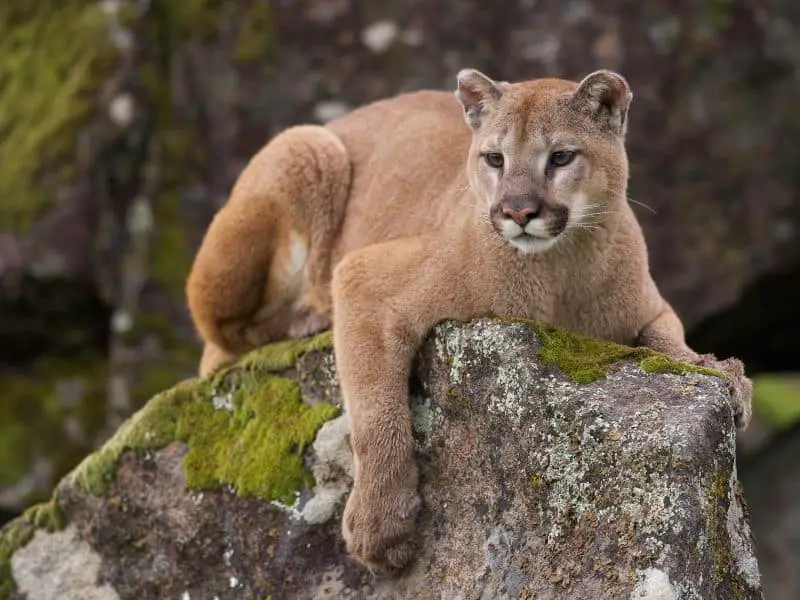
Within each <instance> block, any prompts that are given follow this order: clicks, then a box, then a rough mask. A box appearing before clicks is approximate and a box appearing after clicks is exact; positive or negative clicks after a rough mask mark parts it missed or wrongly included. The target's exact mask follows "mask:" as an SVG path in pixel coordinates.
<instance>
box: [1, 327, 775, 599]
mask: <svg viewBox="0 0 800 600" xmlns="http://www.w3.org/2000/svg"><path fill="white" fill-rule="evenodd" d="M329 341H330V337H329V335H327V334H323V335H322V336H320V337H318V338H315V339H314V340H311V341H293V342H285V343H282V344H276V345H273V346H269V347H266V348H264V349H262V350H259V351H256V352H254V353H252V354H250V355H248V356H247V357H245V358H244V359H243V360H242V361H241V362H240V363H238V364H237V365H235V366H233V367H231V368H229V369H227V370H224V371H222V372H220V373H218V374H216V375H214V376H213V377H211V378H209V379H207V380H200V381H198V380H187V381H186V382H184V383H182V384H180V385H178V386H177V387H175V388H173V389H171V390H169V391H167V392H164V393H163V394H160V395H158V396H156V397H155V398H153V399H152V400H151V401H150V402H149V403H148V404H147V405H146V406H145V407H144V408H143V409H142V410H140V411H139V412H137V413H136V414H135V415H134V416H133V417H132V418H131V419H130V420H129V421H127V422H126V423H125V424H124V425H123V426H122V427H121V428H120V429H119V431H118V432H117V433H116V434H115V436H114V437H113V438H112V439H111V440H110V441H109V442H108V443H107V444H106V445H105V446H103V448H101V449H100V450H99V451H98V452H96V453H95V454H93V455H91V456H89V457H87V458H86V459H85V460H84V461H83V463H81V465H80V466H79V467H78V468H77V469H76V470H74V471H73V472H72V473H71V474H70V475H68V476H67V477H66V478H65V479H64V480H63V481H62V482H61V484H60V485H59V486H58V489H57V492H56V495H55V497H54V498H53V500H52V501H51V502H50V503H49V504H46V505H42V506H39V507H37V508H36V509H33V510H31V511H29V513H27V514H26V516H24V517H22V518H20V519H17V520H16V521H14V522H12V523H10V524H9V525H8V526H6V527H5V528H4V529H3V530H2V533H1V534H0V573H2V574H3V576H4V577H5V579H4V581H5V587H0V597H3V598H27V599H28V600H39V599H44V598H48V599H50V598H78V597H79V598H83V599H102V600H106V599H108V600H117V599H137V600H147V599H156V598H159V599H160V598H186V599H193V598H219V599H221V600H222V599H229V598H230V599H234V598H236V599H240V598H271V599H273V600H278V599H284V598H285V599H294V598H298V599H299V598H304V599H305V598H307V599H312V598H314V599H321V598H364V599H366V598H387V599H388V598H393V599H394V598H409V599H411V598H414V599H426V598H485V599H489V598H498V599H499V598H538V599H543V598H573V599H583V598H637V599H638V598H648V599H651V600H655V599H676V600H677V599H682V598H687V599H688V598H726V599H728V598H730V599H751V598H761V591H760V589H761V586H760V576H759V569H758V565H757V563H756V559H755V557H754V554H753V547H752V546H753V544H752V540H751V536H750V531H749V526H748V522H747V516H746V515H747V510H746V507H745V503H744V498H743V494H742V489H741V485H740V483H739V481H738V479H737V474H736V463H735V459H734V448H735V431H734V429H733V423H732V416H731V411H730V408H729V404H728V399H727V396H726V393H725V391H724V389H725V388H724V385H723V384H722V382H721V380H720V379H718V378H717V377H716V376H714V375H713V374H709V373H698V372H696V369H693V368H692V367H690V366H688V365H682V364H679V363H675V362H673V361H671V360H669V359H667V358H665V357H663V356H660V355H656V354H653V353H651V352H649V351H642V350H637V349H632V348H627V347H623V346H616V345H613V344H608V343H605V342H599V341H596V340H590V339H585V338H581V337H578V336H574V335H572V334H568V333H566V332H563V331H560V330H557V329H554V328H551V327H547V326H544V325H541V324H536V323H524V322H514V323H501V322H495V321H491V320H481V321H476V322H473V323H470V324H464V325H460V324H456V323H443V324H441V325H440V326H439V327H437V328H436V329H435V331H434V332H433V333H432V335H431V336H430V338H429V340H428V341H427V342H426V344H425V345H424V347H423V349H422V350H421V352H420V354H419V357H418V360H417V365H416V368H415V377H414V380H413V384H412V389H411V392H412V394H411V405H412V408H413V418H414V433H415V439H416V445H417V454H418V460H419V461H420V465H421V473H422V496H423V499H424V510H423V511H422V515H421V517H420V521H419V530H418V531H419V543H420V547H419V548H420V549H419V554H418V557H417V559H416V561H415V562H414V564H413V565H412V566H411V567H410V568H409V569H408V570H407V571H405V572H404V573H402V574H400V575H399V576H396V577H386V576H384V577H376V576H374V575H372V574H370V573H369V572H368V571H366V570H365V569H363V568H362V567H360V566H359V565H358V564H357V563H355V562H354V561H353V560H352V559H351V558H349V557H348V556H347V555H346V552H345V549H344V546H343V542H342V539H341V535H340V533H339V519H340V515H341V508H342V504H343V501H344V499H345V498H346V494H347V492H348V489H349V486H350V485H351V476H352V457H351V454H350V450H349V447H348V438H347V433H348V432H347V423H346V420H345V417H344V415H342V414H341V410H340V396H339V390H338V386H337V382H336V372H335V367H334V362H333V358H332V355H331V353H330V350H329V348H328V345H329Z"/></svg>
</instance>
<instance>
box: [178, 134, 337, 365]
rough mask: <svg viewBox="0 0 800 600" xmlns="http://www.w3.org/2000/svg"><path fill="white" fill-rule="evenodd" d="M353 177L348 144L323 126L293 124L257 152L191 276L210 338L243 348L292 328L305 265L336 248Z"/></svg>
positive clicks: (200, 324)
mask: <svg viewBox="0 0 800 600" xmlns="http://www.w3.org/2000/svg"><path fill="white" fill-rule="evenodd" d="M350 178H351V166H350V159H349V156H348V153H347V150H346V148H345V146H344V144H343V143H342V141H341V140H340V139H339V138H338V137H337V136H336V135H335V134H333V133H332V132H331V131H329V130H328V129H326V128H324V127H322V126H316V125H301V126H296V127H292V128H290V129H287V130H285V131H283V132H282V133H280V134H279V135H277V136H276V137H275V138H273V139H272V140H271V141H270V142H269V143H268V144H267V145H266V146H264V147H263V148H262V149H261V150H260V151H259V152H258V154H256V155H255V156H254V157H253V159H252V160H251V161H250V163H249V164H248V165H247V166H246V167H245V169H244V171H243V172H242V174H241V175H240V176H239V179H238V180H237V182H236V184H235V185H234V187H233V190H232V192H231V195H230V199H229V200H228V202H227V203H226V204H225V205H224V206H223V207H222V208H221V209H220V210H219V212H218V213H217V214H216V215H215V216H214V219H213V220H212V222H211V224H210V225H209V227H208V230H207V232H206V234H205V237H204V239H203V242H202V244H201V246H200V249H199V250H198V252H197V255H196V257H195V260H194V264H193V265H192V269H191V272H190V274H189V277H188V280H187V284H186V295H187V301H188V305H189V310H190V312H191V315H192V319H193V320H194V323H195V326H196V328H197V330H198V332H199V333H200V335H201V337H202V338H203V340H204V341H206V342H207V343H208V342H210V343H213V344H215V345H216V346H218V347H219V348H221V349H222V350H224V351H225V352H227V353H229V354H240V353H242V352H245V351H247V350H249V349H251V348H253V347H255V346H257V345H260V344H263V343H267V342H269V341H272V340H274V339H279V338H280V337H282V336H284V335H285V334H286V315H285V314H282V311H283V312H285V310H287V307H289V306H291V305H292V304H293V303H294V302H296V301H297V298H295V297H293V295H296V294H297V293H298V289H297V287H298V286H297V285H296V284H297V281H296V279H297V271H298V270H302V269H304V268H305V263H306V262H308V257H309V256H311V255H313V254H320V253H322V254H327V253H328V250H329V247H330V245H331V244H332V243H333V237H334V236H335V234H336V232H337V231H338V229H339V227H340V225H341V221H342V218H343V216H344V212H345V207H346V204H347V198H348V194H349V189H350ZM326 246H327V247H326ZM287 262H288V263H289V264H287ZM317 268H319V267H318V266H317Z"/></svg>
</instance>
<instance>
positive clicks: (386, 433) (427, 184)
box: [187, 70, 751, 570]
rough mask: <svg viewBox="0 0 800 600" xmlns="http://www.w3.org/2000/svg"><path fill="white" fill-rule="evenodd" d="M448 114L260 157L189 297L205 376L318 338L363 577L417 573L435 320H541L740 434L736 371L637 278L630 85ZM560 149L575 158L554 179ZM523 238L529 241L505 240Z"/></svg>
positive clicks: (461, 85) (502, 99)
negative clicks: (690, 373)
mask: <svg viewBox="0 0 800 600" xmlns="http://www.w3.org/2000/svg"><path fill="white" fill-rule="evenodd" d="M456 97H457V98H456ZM456 97H454V96H453V94H449V93H445V92H436V91H422V92H416V93H411V94H405V95H402V96H398V97H396V98H392V99H389V100H384V101H381V102H376V103H374V104H371V105H368V106H365V107H362V108H360V109H358V110H355V111H353V112H352V113H350V114H348V115H346V116H344V117H342V118H340V119H338V120H336V121H333V122H331V123H329V124H328V125H327V126H325V127H321V126H300V127H295V128H292V129H289V130H287V131H285V132H284V133H282V134H280V135H279V136H277V137H276V138H274V139H273V140H272V141H271V142H269V143H268V144H267V145H266V146H265V147H264V148H263V149H262V150H261V151H260V152H259V153H258V154H257V155H256V156H255V157H254V158H253V160H252V162H251V163H250V164H249V165H248V167H247V168H246V169H245V171H244V172H243V173H242V175H241V177H240V178H239V181H238V182H237V184H236V186H235V188H234V190H233V193H232V195H231V198H230V201H229V202H228V204H227V205H226V206H224V207H223V208H222V209H221V210H220V211H219V213H218V214H217V215H216V217H215V219H214V221H213V222H212V224H211V226H210V227H209V230H208V233H207V235H206V237H205V240H204V242H203V244H202V247H201V248H200V250H199V252H198V255H197V258H196V260H195V263H194V266H193V268H192V272H191V275H190V277H189V281H188V284H187V294H188V302H189V306H190V309H191V312H192V315H193V317H194V319H195V322H196V325H197V329H198V331H199V332H200V334H201V336H202V337H203V339H204V340H205V341H206V351H205V353H204V357H203V361H202V364H201V369H200V371H201V374H203V375H204V374H206V373H209V372H210V371H212V370H214V369H215V368H217V367H218V366H220V365H221V364H223V363H225V362H227V361H229V360H232V359H233V358H234V357H235V356H237V355H239V354H241V353H242V352H244V351H246V350H248V349H250V348H253V347H256V346H258V345H261V344H264V343H266V342H270V341H273V340H276V339H280V338H282V337H286V336H297V335H306V334H309V333H313V332H314V331H316V330H318V329H321V328H324V327H327V326H328V323H329V322H331V321H332V323H333V334H334V348H335V354H336V361H337V367H338V371H339V375H340V378H341V384H342V391H343V394H344V399H345V404H346V410H347V414H348V417H349V420H350V427H351V441H352V447H353V450H354V454H355V459H356V471H355V484H354V489H353V491H352V493H351V495H350V497H349V499H348V502H347V505H346V507H345V512H344V518H343V525H342V526H343V534H344V537H345V539H346V541H347V545H348V548H349V550H350V551H351V552H352V553H353V554H354V555H355V556H356V557H357V558H359V559H360V560H361V561H362V562H363V563H365V564H366V565H369V566H370V567H372V568H374V569H376V570H391V569H395V568H400V567H403V566H404V565H405V564H407V563H408V562H409V561H410V560H411V558H412V556H413V551H414V550H413V544H412V533H413V527H414V520H415V517H416V514H417V512H418V509H419V506H420V500H419V496H418V494H417V467H416V464H415V461H414V455H413V447H412V436H411V422H410V415H409V408H408V403H407V385H408V377H409V371H410V366H411V362H412V359H413V356H414V354H415V352H416V350H417V348H418V346H419V344H420V342H421V340H422V339H423V337H424V336H425V335H426V333H427V332H428V331H429V330H430V329H431V327H432V326H433V325H435V324H436V323H437V322H439V321H441V320H443V319H448V318H450V319H461V320H467V319H471V318H475V317H481V316H488V315H496V316H517V317H527V318H532V319H540V320H544V321H548V322H550V323H553V324H555V325H559V326H562V327H566V328H568V329H571V330H574V331H578V332H581V333H584V334H587V335H591V336H595V337H599V338H605V339H609V340H615V341H618V342H622V343H626V344H635V343H640V344H646V345H648V346H651V347H653V348H656V349H658V350H661V351H664V352H667V353H669V354H671V355H673V356H676V357H678V358H680V359H682V360H689V361H693V362H695V363H698V364H704V365H712V366H716V367H718V368H721V369H722V370H723V371H724V372H725V373H726V374H727V376H728V378H729V383H730V388H731V392H732V397H733V403H734V413H735V417H736V420H737V423H738V425H739V426H740V427H743V426H744V425H745V424H746V423H747V421H748V420H749V416H750V396H751V387H750V382H749V380H748V379H747V378H745V376H744V373H743V369H742V366H741V363H740V362H739V361H737V360H735V359H729V360H727V361H723V362H717V361H716V360H715V359H714V357H712V356H708V355H706V356H698V355H697V354H696V353H694V352H693V351H692V350H691V349H690V348H688V347H687V346H686V344H685V342H684V332H683V326H682V325H681V322H680V320H679V319H678V317H677V316H676V315H675V313H674V312H673V310H672V308H671V307H670V306H669V304H668V303H667V302H665V301H664V300H663V299H662V297H661V296H660V294H659V292H658V290H657V288H656V285H655V284H654V283H653V280H652V278H651V276H650V272H649V268H648V263H647V251H646V247H645V242H644V238H643V235H642V232H641V229H640V227H639V225H638V223H637V221H636V219H635V217H634V215H633V213H632V211H631V210H630V207H629V205H628V203H627V200H626V186H627V179H628V162H627V157H626V153H625V148H624V137H625V130H626V122H627V118H626V117H627V111H628V105H629V102H630V99H631V94H630V90H629V89H628V85H627V82H626V81H625V80H624V79H623V78H622V77H621V76H619V75H617V74H615V73H610V72H597V73H594V74H592V75H590V76H588V77H587V78H586V79H585V80H584V81H583V82H582V83H581V84H578V83H575V82H570V81H564V80H557V79H540V80H535V81H528V82H523V83H516V84H507V83H497V82H494V81H492V80H491V79H489V78H487V77H486V76H485V75H483V74H481V73H479V72H477V71H472V70H465V71H462V72H461V73H459V77H458V88H457V91H456ZM465 121H466V123H467V124H465ZM561 149H568V150H575V151H577V154H575V157H574V158H573V159H572V160H571V162H569V163H568V164H566V165H564V166H553V165H552V164H550V163H549V162H548V161H555V160H556V159H555V158H554V157H553V152H555V151H557V150H561ZM484 153H500V154H502V155H503V160H504V163H503V167H502V168H501V169H497V168H494V167H491V166H490V165H488V164H487V162H486V160H487V159H485V158H484V157H483V154H484ZM562 156H563V155H562ZM531 216H534V218H533V220H532V221H529V222H527V221H526V219H528V218H530V217H531ZM515 219H516V220H518V221H519V223H521V225H519V227H517V226H516V225H515V224H514V220H515ZM523 226H524V227H529V228H531V229H530V231H531V232H533V233H534V235H536V236H538V237H537V238H530V237H528V238H522V237H514V236H516V235H517V233H518V231H519V232H521V231H522V229H521V227H523ZM526 231H528V230H527V229H526ZM504 236H505V237H504ZM306 255H307V258H305V257H306Z"/></svg>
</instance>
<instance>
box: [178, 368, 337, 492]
mask: <svg viewBox="0 0 800 600" xmlns="http://www.w3.org/2000/svg"><path fill="white" fill-rule="evenodd" d="M233 394H234V396H233V398H232V404H233V410H232V411H231V412H230V413H229V412H228V411H226V410H216V409H214V407H213V405H212V404H211V403H210V402H193V403H191V404H189V405H187V407H186V410H184V411H183V413H182V415H181V417H180V419H179V421H178V428H177V432H176V437H177V438H178V439H180V440H183V441H186V442H187V443H188V444H189V448H190V450H189V453H188V454H187V455H186V457H185V459H184V463H183V464H184V470H185V472H186V479H187V483H188V484H189V486H190V487H192V488H194V489H206V488H216V487H219V485H220V483H226V484H231V485H233V486H234V487H235V488H236V490H237V493H238V494H240V495H246V496H249V495H255V496H258V497H261V498H267V499H274V500H280V501H282V502H285V503H288V504H291V503H293V501H294V492H295V490H299V489H301V488H302V487H303V486H304V485H306V486H310V485H313V478H312V476H311V474H310V473H309V472H308V471H306V469H305V468H304V465H303V453H304V452H305V450H306V448H307V446H308V445H309V444H310V443H311V442H312V441H313V440H314V437H315V436H316V433H317V430H318V429H319V428H320V426H321V425H322V424H323V423H324V422H325V421H328V420H330V419H332V418H333V417H335V416H336V415H337V414H338V409H337V408H336V407H335V406H332V405H330V404H324V403H322V404H317V405H315V406H313V407H309V406H306V405H305V404H303V401H302V399H301V396H300V388H299V387H298V386H297V384H296V383H294V382H293V381H291V380H289V379H286V378H284V377H277V376H268V377H266V378H263V377H245V378H243V379H240V380H239V381H238V382H237V385H236V388H235V391H234V392H233Z"/></svg>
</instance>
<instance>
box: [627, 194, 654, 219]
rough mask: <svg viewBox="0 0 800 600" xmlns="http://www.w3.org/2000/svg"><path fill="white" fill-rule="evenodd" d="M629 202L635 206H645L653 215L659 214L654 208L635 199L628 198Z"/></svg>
mask: <svg viewBox="0 0 800 600" xmlns="http://www.w3.org/2000/svg"><path fill="white" fill-rule="evenodd" d="M628 202H633V203H634V204H638V205H639V206H643V207H644V208H646V209H647V210H649V211H650V212H651V213H653V214H654V215H658V212H656V210H655V209H654V208H652V207H650V206H648V205H647V204H645V203H644V202H639V201H638V200H634V199H633V198H628Z"/></svg>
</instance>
